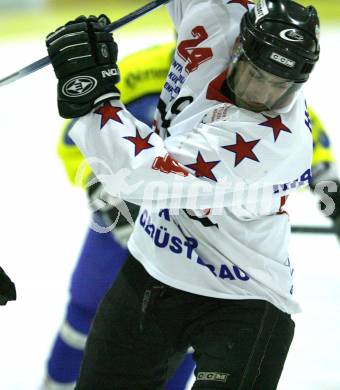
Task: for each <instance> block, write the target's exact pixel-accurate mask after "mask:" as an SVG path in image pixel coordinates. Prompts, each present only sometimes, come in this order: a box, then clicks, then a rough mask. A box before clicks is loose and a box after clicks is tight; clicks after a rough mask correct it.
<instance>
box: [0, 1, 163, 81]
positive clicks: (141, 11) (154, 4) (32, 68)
mask: <svg viewBox="0 0 340 390" xmlns="http://www.w3.org/2000/svg"><path fill="white" fill-rule="evenodd" d="M169 1H170V0H154V1H151V2H150V3H148V4H146V5H144V6H143V7H141V8H138V9H137V10H136V11H133V12H131V13H129V14H128V15H126V16H123V17H122V18H121V19H118V20H116V21H115V22H113V23H111V24H109V25H107V26H106V27H105V31H106V32H112V31H114V30H117V29H118V28H120V27H122V26H125V25H126V24H128V23H130V22H132V21H133V20H135V19H138V18H140V17H141V16H143V15H145V14H147V13H149V12H150V11H153V10H154V9H156V8H158V7H159V6H161V5H163V4H166V3H168V2H169ZM50 63H51V61H50V58H49V57H48V56H46V57H44V58H41V59H40V60H38V61H36V62H33V63H32V64H30V65H28V66H26V67H25V68H22V69H20V70H18V71H17V72H15V73H13V74H11V75H9V76H7V77H5V78H3V79H1V80H0V87H2V86H4V85H7V84H10V83H13V82H14V81H16V80H19V79H21V78H22V77H25V76H28V75H29V74H31V73H33V72H36V71H37V70H39V69H41V68H44V67H45V66H47V65H48V64H50Z"/></svg>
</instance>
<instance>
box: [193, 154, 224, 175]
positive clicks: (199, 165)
mask: <svg viewBox="0 0 340 390" xmlns="http://www.w3.org/2000/svg"><path fill="white" fill-rule="evenodd" d="M218 163H219V161H204V159H203V157H202V155H201V152H198V154H197V157H196V163H195V164H189V165H186V166H187V167H188V168H190V169H193V170H194V171H195V176H196V177H207V178H208V179H211V180H214V181H217V179H216V177H215V175H214V174H213V173H212V169H213V168H214V167H215V166H216V165H217V164H218Z"/></svg>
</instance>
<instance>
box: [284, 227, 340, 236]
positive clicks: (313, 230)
mask: <svg viewBox="0 0 340 390" xmlns="http://www.w3.org/2000/svg"><path fill="white" fill-rule="evenodd" d="M291 231H292V233H306V234H339V235H340V229H339V228H338V229H337V228H335V227H333V226H307V225H293V226H292V228H291Z"/></svg>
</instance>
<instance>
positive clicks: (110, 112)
mask: <svg viewBox="0 0 340 390" xmlns="http://www.w3.org/2000/svg"><path fill="white" fill-rule="evenodd" d="M119 111H122V109H121V108H120V107H114V106H111V104H110V103H109V102H107V103H105V104H104V105H103V106H102V107H100V108H98V110H96V111H95V112H94V113H95V114H99V115H101V116H102V120H101V123H100V128H101V129H102V128H103V127H104V126H105V125H106V123H107V122H108V121H109V120H110V119H112V120H113V121H115V122H119V123H123V122H122V121H121V119H120V117H119V116H118V115H117V113H118V112H119Z"/></svg>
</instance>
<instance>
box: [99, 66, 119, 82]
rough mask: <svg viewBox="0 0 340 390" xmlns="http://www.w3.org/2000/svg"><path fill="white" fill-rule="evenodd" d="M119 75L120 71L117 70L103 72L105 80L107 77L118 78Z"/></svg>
mask: <svg viewBox="0 0 340 390" xmlns="http://www.w3.org/2000/svg"><path fill="white" fill-rule="evenodd" d="M118 75H119V73H118V70H117V69H116V68H112V69H108V70H102V76H103V79H105V77H112V76H118Z"/></svg>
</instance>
